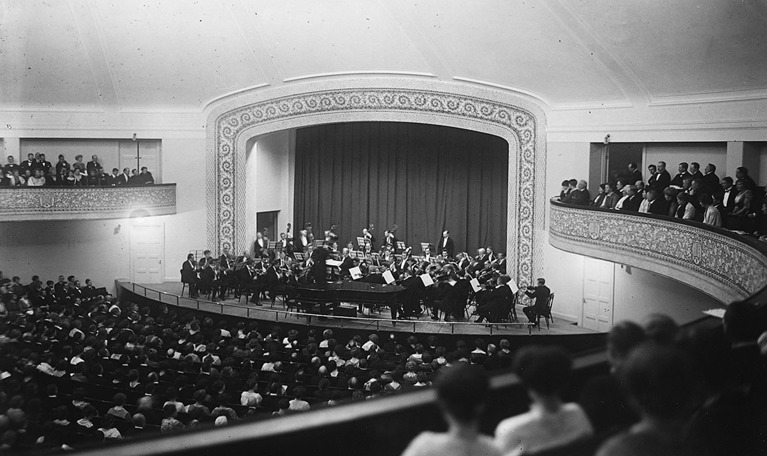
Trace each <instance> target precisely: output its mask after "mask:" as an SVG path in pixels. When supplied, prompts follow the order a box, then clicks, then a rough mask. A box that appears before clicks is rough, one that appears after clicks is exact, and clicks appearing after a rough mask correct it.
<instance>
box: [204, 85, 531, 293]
mask: <svg viewBox="0 0 767 456" xmlns="http://www.w3.org/2000/svg"><path fill="white" fill-rule="evenodd" d="M267 92H268V93H267ZM208 119H209V122H208V157H209V158H208V173H209V175H208V179H207V182H208V188H207V203H208V241H209V245H213V246H216V247H217V248H218V249H219V250H223V249H224V248H232V249H236V250H239V249H242V248H246V246H247V245H248V244H249V242H248V241H249V240H247V239H245V231H246V229H245V224H246V220H245V217H244V214H245V182H244V179H245V176H244V172H243V171H242V170H243V168H244V163H245V159H246V150H245V143H246V142H247V140H248V139H249V138H252V137H253V136H256V135H260V134H265V133H270V132H274V131H279V130H284V129H288V128H296V127H302V126H309V125H316V124H322V123H332V122H349V121H402V122H416V123H429V124H438V125H447V126H453V127H458V128H466V129H470V130H475V131H481V132H485V133H491V134H495V135H498V136H501V137H503V138H504V139H506V140H507V141H508V143H509V154H510V160H509V195H508V201H509V209H508V225H507V226H508V228H507V233H508V234H507V248H506V250H507V252H508V262H509V263H510V264H512V265H514V266H515V267H516V271H518V279H519V280H524V281H529V280H530V279H531V277H533V275H534V272H535V271H536V267H535V266H534V257H535V256H536V255H535V253H536V252H540V251H541V250H542V248H541V247H542V246H541V245H540V239H539V238H540V237H541V234H542V232H543V210H542V209H543V207H544V206H545V204H544V203H545V200H544V198H543V184H544V176H543V173H544V169H545V142H544V139H543V138H544V132H543V128H542V126H541V121H542V120H543V114H542V111H541V110H540V108H538V107H537V106H536V105H535V104H534V103H532V102H530V101H529V100H527V99H524V98H522V97H517V96H513V95H509V94H505V93H502V92H498V91H492V90H489V89H485V88H467V87H466V86H465V85H457V84H451V83H440V82H437V81H412V80H405V81H402V80H386V81H379V80H374V81H370V80H367V81H364V82H360V81H347V82H346V83H345V84H344V83H342V82H339V81H334V82H328V81H322V82H318V83H315V84H303V85H301V86H296V87H289V88H283V89H281V90H276V89H275V90H272V91H265V92H259V93H257V94H251V95H249V96H247V97H243V98H242V99H233V100H228V101H227V102H226V103H225V104H224V105H222V106H220V107H219V108H217V109H214V110H213V111H212V112H211V113H210V114H209V117H208ZM536 203H537V204H536ZM536 207H537V208H538V209H536ZM509 270H510V271H515V269H514V267H510V269H509Z"/></svg>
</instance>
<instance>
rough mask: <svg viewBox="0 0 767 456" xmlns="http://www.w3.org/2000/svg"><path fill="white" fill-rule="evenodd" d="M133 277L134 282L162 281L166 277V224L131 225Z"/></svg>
mask: <svg viewBox="0 0 767 456" xmlns="http://www.w3.org/2000/svg"><path fill="white" fill-rule="evenodd" d="M130 249H131V266H132V268H131V269H132V276H131V279H132V281H133V282H134V283H142V284H145V283H162V282H163V278H164V277H165V269H164V263H165V262H164V261H163V260H164V258H163V256H164V254H165V224H164V223H153V224H149V223H141V224H135V225H133V226H132V227H131V236H130Z"/></svg>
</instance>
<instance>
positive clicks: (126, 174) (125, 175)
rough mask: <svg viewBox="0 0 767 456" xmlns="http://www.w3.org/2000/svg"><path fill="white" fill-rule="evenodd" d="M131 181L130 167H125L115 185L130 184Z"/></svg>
mask: <svg viewBox="0 0 767 456" xmlns="http://www.w3.org/2000/svg"><path fill="white" fill-rule="evenodd" d="M129 182H130V168H123V172H122V174H120V176H119V179H117V183H116V184H115V185H128V183H129Z"/></svg>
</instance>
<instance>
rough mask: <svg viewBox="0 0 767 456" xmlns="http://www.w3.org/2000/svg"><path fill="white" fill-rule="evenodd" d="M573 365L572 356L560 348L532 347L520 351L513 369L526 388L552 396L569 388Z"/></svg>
mask: <svg viewBox="0 0 767 456" xmlns="http://www.w3.org/2000/svg"><path fill="white" fill-rule="evenodd" d="M572 365H573V362H572V360H571V359H570V356H568V354H567V353H565V351H564V350H563V349H561V348H559V347H547V346H540V345H531V346H527V347H524V348H522V349H520V350H519V352H518V353H517V356H516V358H515V359H514V366H513V369H514V373H515V374H517V376H518V377H519V379H520V380H521V381H522V384H523V385H524V386H525V388H527V389H529V390H532V391H535V392H536V393H538V394H541V395H544V396H551V395H556V394H559V393H560V392H561V391H562V390H563V389H564V388H565V386H567V382H568V381H569V379H570V372H571V370H572Z"/></svg>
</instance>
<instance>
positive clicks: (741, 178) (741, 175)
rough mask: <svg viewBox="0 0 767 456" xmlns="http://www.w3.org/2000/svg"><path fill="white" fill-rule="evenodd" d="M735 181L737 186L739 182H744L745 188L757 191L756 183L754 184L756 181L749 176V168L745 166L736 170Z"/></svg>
mask: <svg viewBox="0 0 767 456" xmlns="http://www.w3.org/2000/svg"><path fill="white" fill-rule="evenodd" d="M735 179H736V181H735V183H736V184H737V183H738V182H743V188H745V189H746V190H754V189H756V182H754V179H752V178H751V176H749V175H748V168H746V167H745V166H740V167H738V168H737V169H736V170H735Z"/></svg>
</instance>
